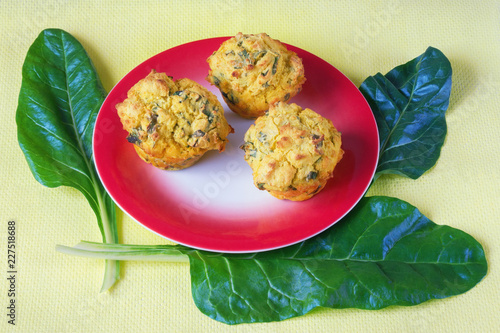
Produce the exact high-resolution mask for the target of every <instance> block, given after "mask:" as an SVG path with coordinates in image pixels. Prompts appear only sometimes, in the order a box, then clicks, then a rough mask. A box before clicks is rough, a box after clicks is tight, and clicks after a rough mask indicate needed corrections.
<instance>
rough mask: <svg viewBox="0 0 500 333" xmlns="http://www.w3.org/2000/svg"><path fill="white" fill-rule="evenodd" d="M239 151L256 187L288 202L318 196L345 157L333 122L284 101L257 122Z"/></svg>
mask: <svg viewBox="0 0 500 333" xmlns="http://www.w3.org/2000/svg"><path fill="white" fill-rule="evenodd" d="M242 149H243V150H245V160H246V161H247V162H248V164H249V165H250V166H251V168H252V170H253V177H254V183H255V186H257V187H258V188H259V189H261V190H268V191H270V193H271V194H273V195H274V196H277V197H280V198H286V199H290V200H294V198H295V199H296V200H304V199H307V198H308V197H310V196H312V195H313V194H314V193H313V192H314V191H316V192H317V191H319V190H320V189H321V188H322V187H323V186H324V185H325V184H326V181H327V180H328V179H329V178H330V177H331V176H332V173H333V170H334V168H335V166H336V164H337V163H338V162H339V161H340V159H341V158H342V155H343V151H342V149H341V135H340V133H339V132H338V131H337V130H336V129H335V127H334V126H333V124H332V122H331V120H329V119H327V118H324V117H322V116H321V115H319V114H317V113H316V112H314V111H312V110H310V109H307V108H306V109H302V108H301V107H300V106H298V105H296V104H286V103H282V102H280V103H277V104H275V105H271V107H270V108H269V112H268V114H266V115H264V116H262V117H259V118H257V120H256V121H255V124H254V125H252V126H251V127H250V128H249V129H248V131H247V132H246V134H245V143H244V144H243V145H242Z"/></svg>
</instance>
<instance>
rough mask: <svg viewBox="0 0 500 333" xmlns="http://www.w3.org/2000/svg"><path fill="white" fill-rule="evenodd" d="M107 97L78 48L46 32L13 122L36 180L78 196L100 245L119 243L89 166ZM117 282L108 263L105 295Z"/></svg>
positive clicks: (28, 64)
mask: <svg viewBox="0 0 500 333" xmlns="http://www.w3.org/2000/svg"><path fill="white" fill-rule="evenodd" d="M105 96H106V93H105V91H104V89H103V87H102V85H101V82H100V80H99V77H98V75H97V73H96V71H95V68H94V66H93V64H92V62H91V60H90V58H89V57H88V55H87V53H86V52H85V50H84V48H83V47H82V45H81V44H80V43H79V42H78V41H77V40H76V39H75V38H74V37H73V36H71V35H70V34H69V33H67V32H65V31H62V30H58V29H47V30H44V31H42V32H41V33H40V35H39V36H38V38H37V39H36V40H35V41H34V43H33V44H32V45H31V47H30V49H29V51H28V54H27V56H26V59H25V62H24V65H23V77H22V85H21V91H20V94H19V103H18V108H17V113H16V122H17V132H18V141H19V145H20V147H21V149H22V151H23V153H24V155H25V157H26V160H27V162H28V165H29V167H30V169H31V172H32V173H33V176H34V177H35V178H36V180H37V181H38V182H40V183H41V184H43V185H45V186H48V187H58V186H61V185H64V186H70V187H73V188H76V189H77V190H79V191H80V192H82V193H83V195H85V197H86V198H87V200H88V202H89V204H90V206H91V207H92V209H93V210H94V212H95V214H96V216H97V220H98V224H99V228H100V230H101V234H102V237H103V241H104V242H117V240H118V236H117V230H116V217H115V205H114V203H113V202H112V200H111V199H110V197H109V195H108V194H107V193H106V191H105V190H104V188H103V186H102V184H101V182H100V180H99V178H98V177H97V174H96V171H95V168H94V164H93V160H92V134H93V130H94V123H95V119H96V116H97V113H98V112H99V108H100V106H101V104H102V103H103V101H104V98H105ZM116 278H118V263H117V262H114V261H108V263H107V265H106V276H105V282H104V284H103V289H107V288H109V287H110V286H111V285H112V284H113V283H114V281H115V280H116Z"/></svg>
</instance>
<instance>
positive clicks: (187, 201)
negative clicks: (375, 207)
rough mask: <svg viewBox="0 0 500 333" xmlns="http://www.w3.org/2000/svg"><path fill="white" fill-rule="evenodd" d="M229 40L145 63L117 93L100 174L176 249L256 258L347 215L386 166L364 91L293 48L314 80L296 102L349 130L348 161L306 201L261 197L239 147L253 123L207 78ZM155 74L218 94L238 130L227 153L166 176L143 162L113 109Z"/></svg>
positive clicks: (100, 152) (111, 98) (107, 109)
mask: <svg viewBox="0 0 500 333" xmlns="http://www.w3.org/2000/svg"><path fill="white" fill-rule="evenodd" d="M226 39H227V37H222V38H211V39H205V40H200V41H196V42H191V43H187V44H184V45H180V46H177V47H174V48H172V49H169V50H166V51H164V52H162V53H160V54H157V55H155V56H154V57H152V58H150V59H148V60H146V61H145V62H143V63H142V64H140V65H139V66H137V67H136V68H134V69H133V70H132V71H131V72H130V73H128V74H127V75H126V76H125V77H124V78H123V79H122V80H121V81H120V82H118V84H117V85H116V86H115V87H114V88H113V90H112V91H111V92H110V93H109V95H108V97H107V98H106V100H105V101H104V104H103V105H102V107H101V110H100V112H99V115H98V117H97V121H96V124H95V130H94V142H93V148H94V158H95V163H96V167H97V171H98V173H99V176H100V178H101V180H102V183H103V184H104V186H105V188H106V190H107V191H108V192H109V194H110V195H111V197H112V198H113V199H114V201H115V202H116V204H117V205H118V206H119V207H120V208H121V209H122V210H123V211H124V212H126V213H127V214H128V215H130V216H131V217H132V218H133V219H135V220H136V221H138V222H139V223H140V224H141V225H143V226H144V227H146V228H147V229H149V230H151V231H153V232H155V233H157V234H158V235H161V236H164V237H166V238H168V239H170V240H172V241H174V242H177V243H180V244H184V245H187V246H190V247H194V248H198V249H204V250H209V251H218V252H257V251H265V250H270V249H275V248H279V247H283V246H287V245H291V244H294V243H297V242H300V241H302V240H305V239H307V238H309V237H312V236H314V235H316V234H318V233H320V232H321V231H323V230H325V229H326V228H328V227H330V226H331V225H332V224H334V223H335V222H337V221H339V220H340V219H341V218H342V217H343V216H344V215H346V214H347V213H348V212H349V211H350V210H351V209H352V208H353V207H354V205H356V203H357V202H358V201H359V200H360V199H361V197H362V196H363V195H364V193H365V191H366V190H367V188H368V186H369V184H370V182H371V180H372V178H373V175H374V173H375V168H376V165H377V161H378V148H379V138H378V131H377V125H376V123H375V119H374V117H373V114H372V112H371V110H370V107H369V106H368V103H367V102H366V100H365V99H364V97H363V95H362V94H361V93H360V92H359V90H358V89H357V88H356V86H355V85H354V84H353V83H352V82H351V81H349V79H348V78H347V77H345V76H344V75H343V74H342V73H341V72H340V71H338V70H337V69H336V68H335V67H333V66H332V65H330V64H329V63H327V62H326V61H324V60H322V59H320V58H318V57H317V56H315V55H313V54H311V53H309V52H307V51H304V50H302V49H299V48H297V47H294V46H291V45H287V47H288V48H289V49H291V50H293V51H294V52H296V53H297V54H298V55H299V57H301V58H302V60H303V64H304V68H305V75H306V78H307V81H306V83H305V84H304V86H303V89H302V91H301V92H300V93H299V94H298V95H297V96H295V97H294V98H293V99H292V101H291V102H293V103H296V104H298V105H300V106H302V107H304V108H306V107H308V108H310V109H312V110H314V111H316V112H318V113H319V114H321V115H323V116H324V117H327V118H330V119H331V120H332V121H333V124H334V125H335V127H336V128H337V129H338V130H339V131H340V132H341V133H342V148H343V149H344V151H345V153H344V157H343V159H342V160H341V161H340V163H339V164H338V166H337V168H336V169H335V171H334V177H333V179H330V180H329V182H328V184H327V185H326V187H325V188H324V190H323V191H321V192H320V193H319V194H317V195H316V196H314V197H313V198H312V199H309V200H306V201H302V202H291V201H287V200H279V199H276V198H274V197H272V196H271V195H270V194H269V193H267V192H266V191H259V190H258V189H257V188H256V187H255V186H254V185H253V181H252V170H251V169H250V167H249V166H248V164H247V163H246V162H245V160H244V159H243V151H242V150H241V149H239V146H240V145H241V144H242V143H243V136H244V134H245V132H246V130H247V129H248V128H249V127H250V125H251V124H252V123H253V121H252V120H247V119H243V118H241V117H239V116H237V115H236V114H235V113H233V112H232V111H230V110H229V109H228V108H227V106H226V105H225V104H224V101H223V99H222V97H221V95H220V93H219V91H218V90H217V88H215V87H213V86H211V85H210V84H209V83H208V82H207V81H205V77H206V75H207V74H208V70H209V67H208V64H207V62H206V59H207V58H208V57H209V56H210V54H212V52H213V51H215V50H217V49H218V47H219V45H220V44H221V43H222V42H223V41H224V40H226ZM152 69H156V71H158V72H166V73H167V74H168V75H170V76H173V77H174V79H180V78H184V77H187V78H189V79H192V80H194V81H196V82H198V83H200V84H202V85H203V86H205V87H207V88H208V89H209V90H210V91H212V92H213V93H214V94H215V95H216V96H217V98H218V99H219V101H221V103H222V104H223V105H224V110H225V115H226V118H227V121H228V122H229V123H230V124H231V126H232V127H233V128H234V129H235V133H234V134H231V135H229V137H228V139H229V143H228V144H227V146H226V150H225V151H224V152H222V153H218V152H215V151H212V152H209V153H207V154H206V155H205V156H204V157H203V158H202V159H201V160H200V161H198V163H197V164H195V165H194V166H192V167H190V168H187V169H184V170H180V171H163V170H160V169H157V168H155V167H153V166H151V165H149V164H147V163H145V162H143V161H142V160H141V159H140V158H139V157H138V156H137V154H136V153H135V151H134V148H133V146H132V144H130V143H128V142H127V140H126V139H125V138H126V136H127V133H126V132H125V130H123V129H122V125H121V123H120V119H119V118H118V115H117V113H116V109H115V105H116V104H117V103H119V102H121V101H123V100H124V99H125V98H126V96H127V91H128V90H129V89H130V88H131V87H132V86H133V85H134V84H135V83H136V82H137V81H139V80H140V79H142V78H144V77H145V76H146V75H148V74H149V72H150V71H151V70H152Z"/></svg>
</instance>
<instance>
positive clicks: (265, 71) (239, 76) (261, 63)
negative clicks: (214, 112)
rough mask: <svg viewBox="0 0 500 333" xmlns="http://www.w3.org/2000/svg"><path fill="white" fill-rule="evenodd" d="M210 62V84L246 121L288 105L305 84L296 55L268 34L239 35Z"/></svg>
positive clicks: (214, 55) (224, 46) (302, 71)
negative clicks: (282, 103) (276, 106)
mask: <svg viewBox="0 0 500 333" xmlns="http://www.w3.org/2000/svg"><path fill="white" fill-rule="evenodd" d="M207 62H208V64H209V66H210V71H209V74H208V76H207V81H208V82H210V83H211V84H213V85H215V86H217V87H218V88H219V90H220V92H221V94H222V96H223V98H224V100H225V101H226V103H227V105H228V107H229V108H230V109H231V110H232V111H234V112H236V113H237V114H239V115H241V116H242V117H245V118H256V117H259V116H262V115H263V114H264V113H265V112H266V111H267V110H268V109H269V105H270V104H273V103H276V102H279V101H288V100H289V99H290V98H292V97H293V96H295V95H296V94H297V93H298V92H299V91H300V89H301V87H302V84H303V83H304V82H305V80H306V79H305V77H304V67H303V66H302V60H301V59H300V58H299V57H298V56H297V54H295V52H292V51H289V50H287V48H286V47H285V46H284V45H283V44H282V43H281V42H280V41H278V40H275V39H272V38H271V37H269V36H268V35H267V34H265V33H261V34H258V35H251V34H247V35H244V34H242V33H241V32H240V33H238V34H237V35H236V36H235V37H232V38H231V39H229V40H227V41H225V42H224V43H222V45H221V46H220V48H219V49H218V50H217V51H215V52H214V53H213V54H212V55H211V56H210V57H209V58H208V59H207Z"/></svg>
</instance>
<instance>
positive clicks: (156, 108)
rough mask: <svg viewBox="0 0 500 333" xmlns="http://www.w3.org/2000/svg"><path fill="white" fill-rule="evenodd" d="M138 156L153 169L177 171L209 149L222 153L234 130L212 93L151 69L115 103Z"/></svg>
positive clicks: (194, 84)
mask: <svg viewBox="0 0 500 333" xmlns="http://www.w3.org/2000/svg"><path fill="white" fill-rule="evenodd" d="M116 110H117V111H118V115H119V117H120V120H121V122H122V124H123V128H124V129H125V130H126V131H127V132H128V133H129V135H128V136H127V140H128V141H129V142H130V143H133V144H134V148H135V150H136V151H137V153H138V155H139V156H140V157H141V158H142V159H143V160H144V161H146V162H148V163H151V164H152V165H154V166H155V167H158V168H160V169H165V170H179V169H184V168H187V167H189V166H191V165H193V164H194V163H195V162H196V161H197V160H199V159H200V158H201V156H202V155H203V154H204V153H206V152H207V151H209V150H219V151H223V150H224V148H225V145H226V142H227V139H226V137H227V135H228V134H229V133H231V132H233V129H232V128H231V126H230V125H229V124H228V123H227V121H226V118H225V117H224V110H223V108H222V105H221V104H220V102H219V101H218V100H217V98H216V97H215V95H214V94H212V93H211V92H209V91H208V90H207V89H206V88H204V87H202V86H201V85H199V84H198V83H196V82H194V81H192V80H189V79H181V80H177V81H173V80H172V77H169V76H167V75H166V74H165V73H157V72H156V71H155V70H152V71H151V73H150V74H149V75H148V76H147V77H146V78H144V79H142V80H140V81H139V82H137V83H136V84H135V85H134V86H133V87H132V88H131V89H130V90H129V91H128V93H127V98H126V99H125V100H124V101H123V102H122V103H119V104H117V105H116Z"/></svg>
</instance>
